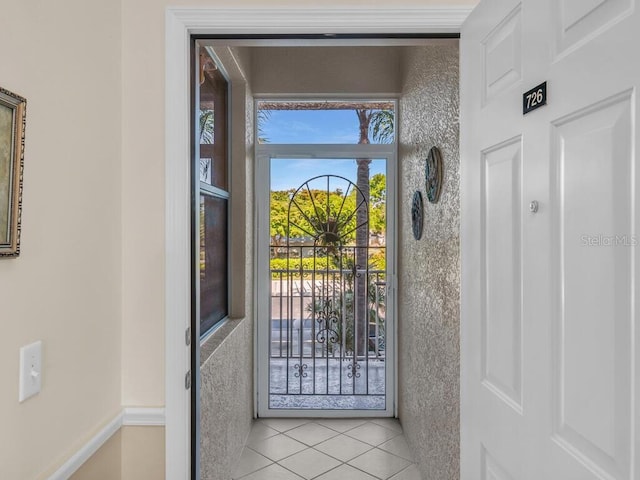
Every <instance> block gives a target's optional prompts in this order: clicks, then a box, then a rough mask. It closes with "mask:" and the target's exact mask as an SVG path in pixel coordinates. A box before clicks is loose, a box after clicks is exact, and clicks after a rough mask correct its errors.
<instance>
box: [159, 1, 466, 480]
mask: <svg viewBox="0 0 640 480" xmlns="http://www.w3.org/2000/svg"><path fill="white" fill-rule="evenodd" d="M471 10H472V7H468V6H467V7H463V6H460V7H434V6H425V7H411V8H408V7H401V6H400V7H394V8H390V7H380V6H363V7H357V8H356V7H345V8H341V7H330V8H318V7H314V8H305V7H292V8H288V7H270V8H268V9H267V8H216V7H203V8H182V7H169V8H167V10H166V16H165V22H166V25H165V26H166V30H165V60H166V61H165V89H166V90H165V115H166V118H165V178H166V190H165V208H166V212H165V240H166V251H165V286H166V290H165V291H166V292H167V295H166V304H165V322H166V323H165V402H166V444H165V451H166V477H167V478H170V479H172V480H188V479H189V477H190V458H191V447H190V443H189V442H190V421H191V413H190V396H189V391H188V390H185V388H184V384H185V383H184V382H185V374H186V373H187V372H188V371H189V368H190V359H189V350H188V348H186V347H185V343H184V332H185V329H186V328H187V327H188V326H189V325H190V312H191V306H190V302H191V294H190V291H189V289H190V287H189V286H190V284H191V282H190V265H191V258H190V244H189V242H190V232H189V228H190V227H189V218H190V213H189V212H190V191H189V167H188V166H189V158H190V153H189V145H190V141H189V125H190V112H189V106H190V100H189V92H190V85H189V78H190V73H189V64H190V62H189V52H190V48H189V47H190V43H189V42H190V36H191V35H193V34H199V35H230V36H233V35H250V34H255V35H260V34H275V35H286V34H327V35H331V34H459V33H460V29H461V26H462V23H463V21H464V20H465V19H466V17H467V16H468V14H469V13H470V12H471Z"/></svg>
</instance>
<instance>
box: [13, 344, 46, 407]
mask: <svg viewBox="0 0 640 480" xmlns="http://www.w3.org/2000/svg"><path fill="white" fill-rule="evenodd" d="M41 387H42V342H35V343H32V344H31V345H26V346H24V347H22V348H21V349H20V388H19V391H18V401H19V402H24V401H25V400H26V399H27V398H29V397H32V396H34V395H35V394H37V393H39V392H40V389H41Z"/></svg>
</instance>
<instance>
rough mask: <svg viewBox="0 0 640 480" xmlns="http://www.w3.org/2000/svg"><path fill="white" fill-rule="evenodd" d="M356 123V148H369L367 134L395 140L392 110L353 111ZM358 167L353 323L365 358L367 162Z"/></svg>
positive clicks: (360, 161) (358, 351) (359, 161)
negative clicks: (357, 136)
mask: <svg viewBox="0 0 640 480" xmlns="http://www.w3.org/2000/svg"><path fill="white" fill-rule="evenodd" d="M355 112H356V115H357V116H358V122H359V132H360V135H359V140H358V143H359V144H365V145H368V144H369V143H371V142H370V141H369V134H371V137H372V138H373V140H374V141H378V142H379V143H390V142H391V141H393V136H394V131H395V128H394V119H395V117H394V112H393V111H391V110H366V109H356V111H355ZM356 164H357V166H358V172H357V177H356V178H357V180H356V185H357V186H358V188H359V194H358V195H359V196H360V197H361V198H358V201H357V205H358V211H357V213H356V225H359V227H358V229H357V230H356V269H359V270H361V273H360V274H358V275H356V279H355V284H356V315H357V318H356V322H357V324H358V329H357V338H356V352H355V354H356V356H357V355H358V354H360V355H367V354H368V337H369V319H368V315H363V314H362V313H361V312H366V311H367V310H368V305H367V288H368V287H367V283H368V279H367V278H366V272H367V263H368V261H369V252H368V248H367V247H368V246H369V218H368V217H369V165H370V164H371V159H370V158H358V159H356Z"/></svg>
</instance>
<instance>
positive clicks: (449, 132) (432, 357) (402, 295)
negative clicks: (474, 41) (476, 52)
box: [398, 42, 460, 480]
mask: <svg viewBox="0 0 640 480" xmlns="http://www.w3.org/2000/svg"><path fill="white" fill-rule="evenodd" d="M403 76H404V86H403V95H402V97H401V99H400V121H399V127H400V196H401V197H400V205H401V209H400V219H399V220H400V222H399V227H400V230H399V240H400V248H399V252H400V256H399V272H400V276H399V288H398V292H399V302H398V305H399V319H398V327H399V332H398V333H399V379H398V381H399V392H400V398H399V415H400V420H401V422H402V425H403V427H404V430H405V433H406V436H407V439H408V441H409V443H410V444H411V446H412V449H413V453H414V455H415V458H416V460H417V461H418V462H419V466H420V470H421V471H422V474H423V477H424V478H429V479H431V478H433V479H438V480H457V479H458V478H459V450H460V447H459V410H460V408H459V398H458V396H459V356H460V352H459V335H458V330H459V318H460V306H459V297H460V291H459V281H460V248H459V244H460V236H459V229H460V228H459V227H460V201H459V183H460V182H459V163H460V162H459V160H460V153H459V149H458V47H457V42H453V45H451V46H449V47H443V46H440V47H413V48H409V49H407V52H406V56H405V58H404V68H403ZM434 145H436V146H438V147H439V148H440V149H441V151H442V155H443V160H444V183H443V188H442V193H441V197H440V202H439V203H437V204H432V203H429V202H428V200H427V198H426V192H425V176H424V175H425V174H424V172H425V170H424V169H425V158H426V156H427V153H428V151H429V149H430V148H431V147H432V146H434ZM415 190H420V191H421V192H422V195H423V200H424V202H425V203H424V209H425V217H424V233H423V236H422V239H421V240H419V241H416V240H415V239H414V238H413V235H412V231H411V202H412V198H413V192H414V191H415Z"/></svg>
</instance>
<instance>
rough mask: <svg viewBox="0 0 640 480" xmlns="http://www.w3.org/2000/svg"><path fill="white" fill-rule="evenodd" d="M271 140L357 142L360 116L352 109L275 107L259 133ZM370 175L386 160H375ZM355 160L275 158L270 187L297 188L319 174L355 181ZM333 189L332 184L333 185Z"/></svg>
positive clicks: (311, 142)
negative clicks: (292, 108) (290, 108)
mask: <svg viewBox="0 0 640 480" xmlns="http://www.w3.org/2000/svg"><path fill="white" fill-rule="evenodd" d="M260 135H261V136H263V137H265V138H267V139H268V141H269V143H283V144H300V143H308V144H314V143H315V144H331V143H346V144H356V143H358V137H359V132H358V118H357V116H356V113H355V111H353V110H272V111H271V115H270V116H269V118H268V121H266V122H265V125H264V127H263V129H262V131H261V132H260ZM369 167H370V176H373V175H375V174H376V173H385V161H384V160H373V161H372V162H371V164H370V166H369ZM356 170H357V166H356V161H355V160H354V159H320V158H314V159H309V158H301V159H289V158H287V159H273V160H272V161H271V190H288V189H290V188H298V187H299V186H300V185H302V184H303V183H304V182H305V181H307V180H308V179H310V178H312V177H315V176H318V175H330V174H332V175H339V176H342V177H345V178H347V179H349V180H351V181H352V182H353V183H355V182H356ZM332 189H333V186H332Z"/></svg>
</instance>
